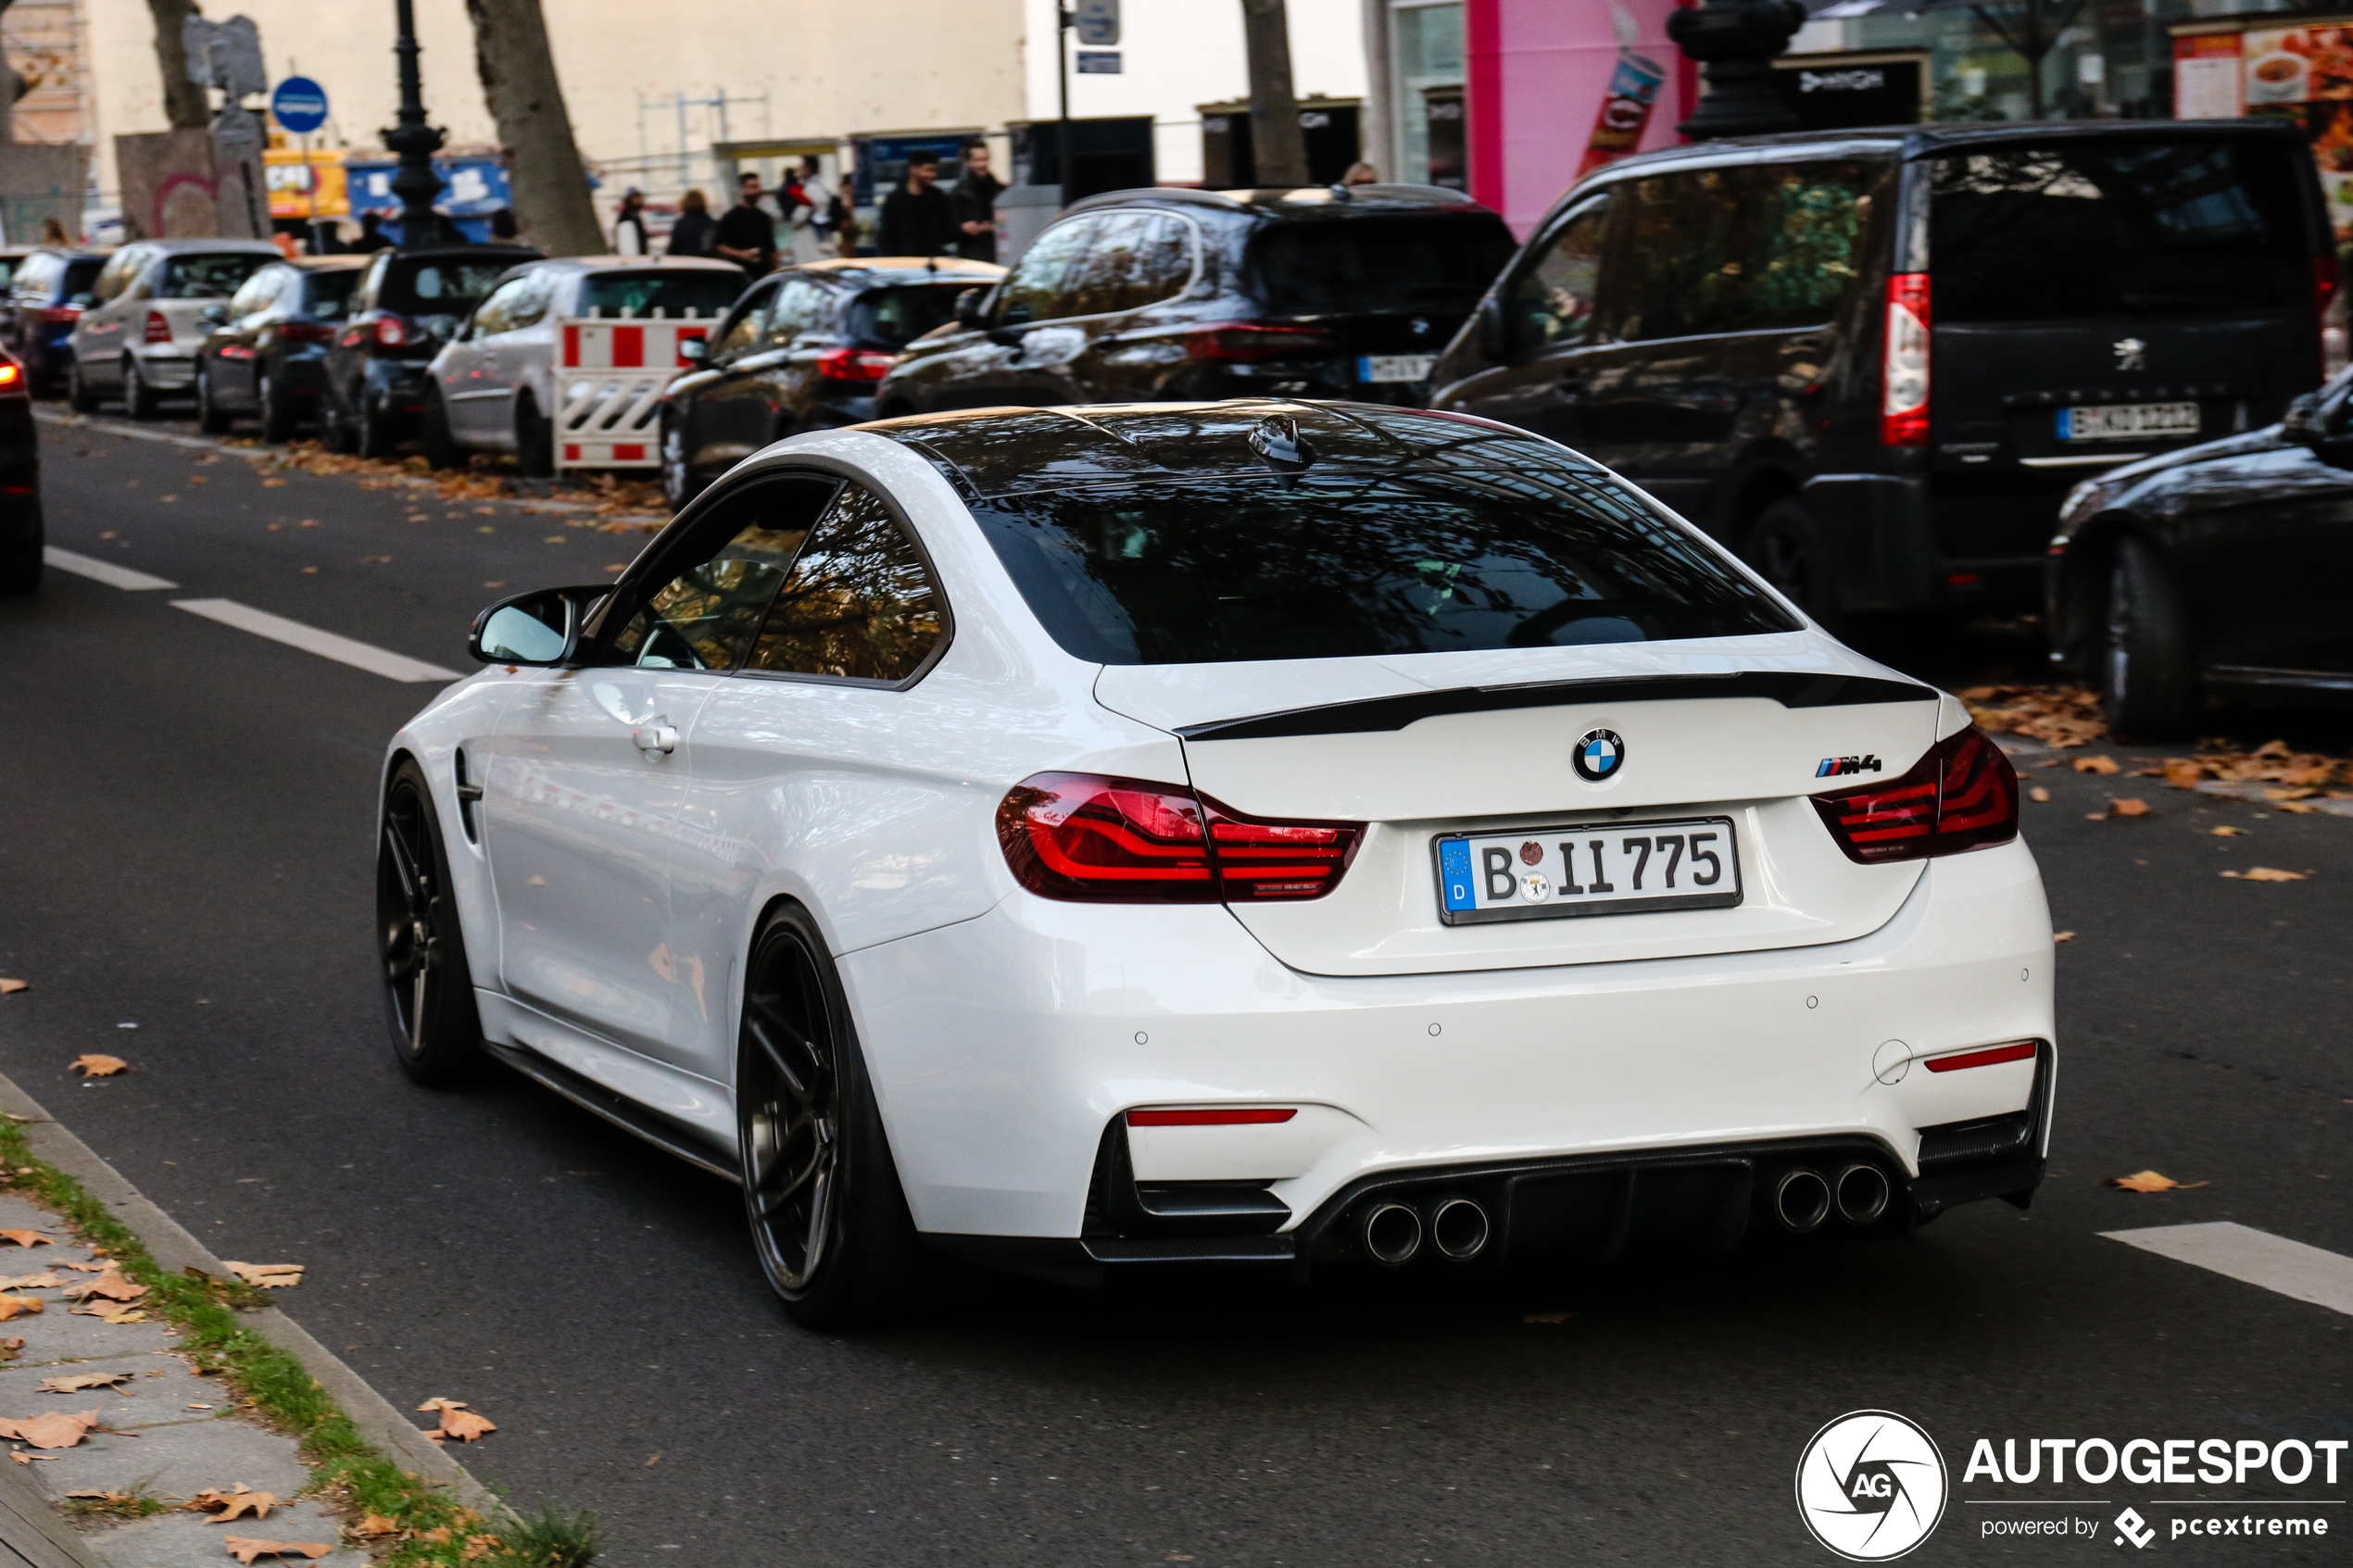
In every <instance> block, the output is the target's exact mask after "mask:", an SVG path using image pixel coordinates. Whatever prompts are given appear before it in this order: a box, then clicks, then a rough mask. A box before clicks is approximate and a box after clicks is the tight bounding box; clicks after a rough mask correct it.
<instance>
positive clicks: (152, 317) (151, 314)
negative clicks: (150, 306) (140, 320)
mask: <svg viewBox="0 0 2353 1568" xmlns="http://www.w3.org/2000/svg"><path fill="white" fill-rule="evenodd" d="M146 338H147V341H148V342H149V343H170V341H171V323H170V321H167V320H164V317H163V312H162V311H160V310H150V311H148V312H147V331H146Z"/></svg>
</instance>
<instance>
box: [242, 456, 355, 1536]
mask: <svg viewBox="0 0 2353 1568" xmlns="http://www.w3.org/2000/svg"><path fill="white" fill-rule="evenodd" d="M262 483H264V484H267V483H270V481H268V480H266V479H265V480H263V481H262ZM281 483H283V481H282V482H281ZM220 1544H221V1545H223V1546H225V1547H227V1548H228V1549H229V1555H230V1556H232V1557H233V1558H235V1559H236V1560H237V1561H238V1562H252V1561H253V1560H254V1559H255V1558H257V1557H307V1558H309V1559H310V1560H311V1561H312V1562H317V1561H318V1560H319V1559H320V1558H322V1557H324V1556H326V1555H327V1554H328V1553H329V1552H331V1551H333V1550H334V1548H333V1547H332V1546H330V1545H328V1544H327V1543H326V1542H325V1541H261V1540H255V1539H253V1538H252V1537H248V1536H230V1537H224V1538H223V1539H222V1541H221V1543H220Z"/></svg>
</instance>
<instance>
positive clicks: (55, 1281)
mask: <svg viewBox="0 0 2353 1568" xmlns="http://www.w3.org/2000/svg"><path fill="white" fill-rule="evenodd" d="M63 1284H65V1281H63V1280H61V1279H59V1278H58V1277H57V1271H56V1270H55V1269H44V1270H42V1271H41V1272H40V1273H37V1274H11V1275H9V1276H8V1277H7V1278H6V1279H0V1290H54V1289H56V1288H57V1286H61V1285H63Z"/></svg>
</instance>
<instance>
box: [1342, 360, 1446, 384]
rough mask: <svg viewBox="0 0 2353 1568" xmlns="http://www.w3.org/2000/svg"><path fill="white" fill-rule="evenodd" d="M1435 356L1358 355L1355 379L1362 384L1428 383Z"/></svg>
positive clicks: (1434, 366)
mask: <svg viewBox="0 0 2353 1568" xmlns="http://www.w3.org/2000/svg"><path fill="white" fill-rule="evenodd" d="M1437 364H1438V356H1437V355H1435V354H1360V355H1358V356H1357V357H1356V379H1357V380H1358V381H1362V382H1396V381H1428V380H1429V372H1430V371H1431V370H1433V369H1435V368H1436V366H1437Z"/></svg>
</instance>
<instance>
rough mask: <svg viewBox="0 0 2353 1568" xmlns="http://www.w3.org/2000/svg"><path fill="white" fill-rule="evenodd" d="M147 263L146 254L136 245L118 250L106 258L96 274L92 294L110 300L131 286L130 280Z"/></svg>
mask: <svg viewBox="0 0 2353 1568" xmlns="http://www.w3.org/2000/svg"><path fill="white" fill-rule="evenodd" d="M146 263H147V252H146V251H145V249H144V248H142V247H140V246H137V245H132V246H131V247H129V248H127V249H123V250H119V251H117V252H115V253H114V254H113V255H112V256H110V257H107V259H106V262H105V264H104V265H103V266H102V267H101V268H100V270H99V272H98V282H97V283H96V285H95V288H94V292H95V293H96V295H97V296H98V297H99V298H100V299H112V298H113V297H114V296H115V295H119V294H120V293H121V292H122V291H123V290H124V289H126V288H128V287H130V286H131V280H132V277H133V276H135V275H136V274H137V272H138V270H139V269H140V268H142V267H144V266H145V265H146Z"/></svg>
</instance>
